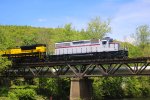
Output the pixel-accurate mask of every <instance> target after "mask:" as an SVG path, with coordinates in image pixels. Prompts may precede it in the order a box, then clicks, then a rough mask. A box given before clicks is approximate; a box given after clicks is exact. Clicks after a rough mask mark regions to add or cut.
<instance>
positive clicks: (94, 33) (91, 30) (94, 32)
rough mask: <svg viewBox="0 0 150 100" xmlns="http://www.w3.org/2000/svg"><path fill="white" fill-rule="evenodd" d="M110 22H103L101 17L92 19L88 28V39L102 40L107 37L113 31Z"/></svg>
mask: <svg viewBox="0 0 150 100" xmlns="http://www.w3.org/2000/svg"><path fill="white" fill-rule="evenodd" d="M109 24H110V20H107V21H102V20H101V19H100V17H96V18H95V19H92V20H91V21H90V22H89V23H88V27H87V30H86V31H87V37H88V38H89V39H91V38H100V39H102V38H103V37H104V36H106V35H107V33H108V32H110V31H111V27H110V26H109Z"/></svg>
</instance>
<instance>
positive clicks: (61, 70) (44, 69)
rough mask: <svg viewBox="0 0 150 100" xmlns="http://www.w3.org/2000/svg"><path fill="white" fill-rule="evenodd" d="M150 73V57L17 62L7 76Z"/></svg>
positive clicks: (7, 72) (85, 75) (137, 74)
mask: <svg viewBox="0 0 150 100" xmlns="http://www.w3.org/2000/svg"><path fill="white" fill-rule="evenodd" d="M134 75H136V76H141V75H142V76H144V75H148V76H149V75H150V57H143V58H126V59H96V60H75V61H56V62H50V61H44V62H35V63H17V64H13V65H12V67H10V68H9V69H6V70H5V71H4V72H3V73H1V76H5V77H79V78H82V77H93V76H134Z"/></svg>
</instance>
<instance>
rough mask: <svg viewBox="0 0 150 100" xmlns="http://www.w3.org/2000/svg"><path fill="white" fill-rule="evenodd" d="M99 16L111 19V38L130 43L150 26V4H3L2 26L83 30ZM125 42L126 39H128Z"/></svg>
mask: <svg viewBox="0 0 150 100" xmlns="http://www.w3.org/2000/svg"><path fill="white" fill-rule="evenodd" d="M96 16H99V17H100V18H101V19H102V20H103V21H105V20H107V19H111V27H112V32H111V34H109V35H108V36H111V37H112V38H115V39H119V40H122V41H124V40H128V41H130V38H129V37H130V35H131V34H132V33H135V30H136V28H137V27H138V26H140V25H144V24H147V25H150V0H0V24H2V25H29V26H37V27H58V26H64V25H65V24H67V23H72V25H73V27H74V28H76V29H82V28H85V27H86V26H87V23H88V22H89V21H90V20H91V19H92V18H95V17H96ZM125 38H126V39H125Z"/></svg>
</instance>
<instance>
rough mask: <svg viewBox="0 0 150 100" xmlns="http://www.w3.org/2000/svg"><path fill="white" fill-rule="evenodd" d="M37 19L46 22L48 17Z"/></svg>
mask: <svg viewBox="0 0 150 100" xmlns="http://www.w3.org/2000/svg"><path fill="white" fill-rule="evenodd" d="M37 21H38V22H46V21H47V19H45V18H39V19H37Z"/></svg>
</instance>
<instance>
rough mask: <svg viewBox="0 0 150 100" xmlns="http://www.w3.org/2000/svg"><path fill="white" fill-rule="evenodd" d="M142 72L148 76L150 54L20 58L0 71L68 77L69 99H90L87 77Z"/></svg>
mask: <svg viewBox="0 0 150 100" xmlns="http://www.w3.org/2000/svg"><path fill="white" fill-rule="evenodd" d="M145 75H147V76H150V57H140V58H126V59H93V60H75V61H53V62H51V61H44V62H43V61H42V62H34V63H31V62H24V63H22V62H20V63H16V64H15V63H13V65H12V66H11V67H10V68H9V69H6V70H4V71H3V72H2V73H0V76H1V77H32V78H34V77H53V78H57V77H70V78H71V87H70V100H78V99H79V98H81V99H83V100H91V97H92V96H91V95H92V93H91V88H92V85H91V84H92V83H91V81H90V79H88V78H87V77H96V76H97V77H98V76H145Z"/></svg>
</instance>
